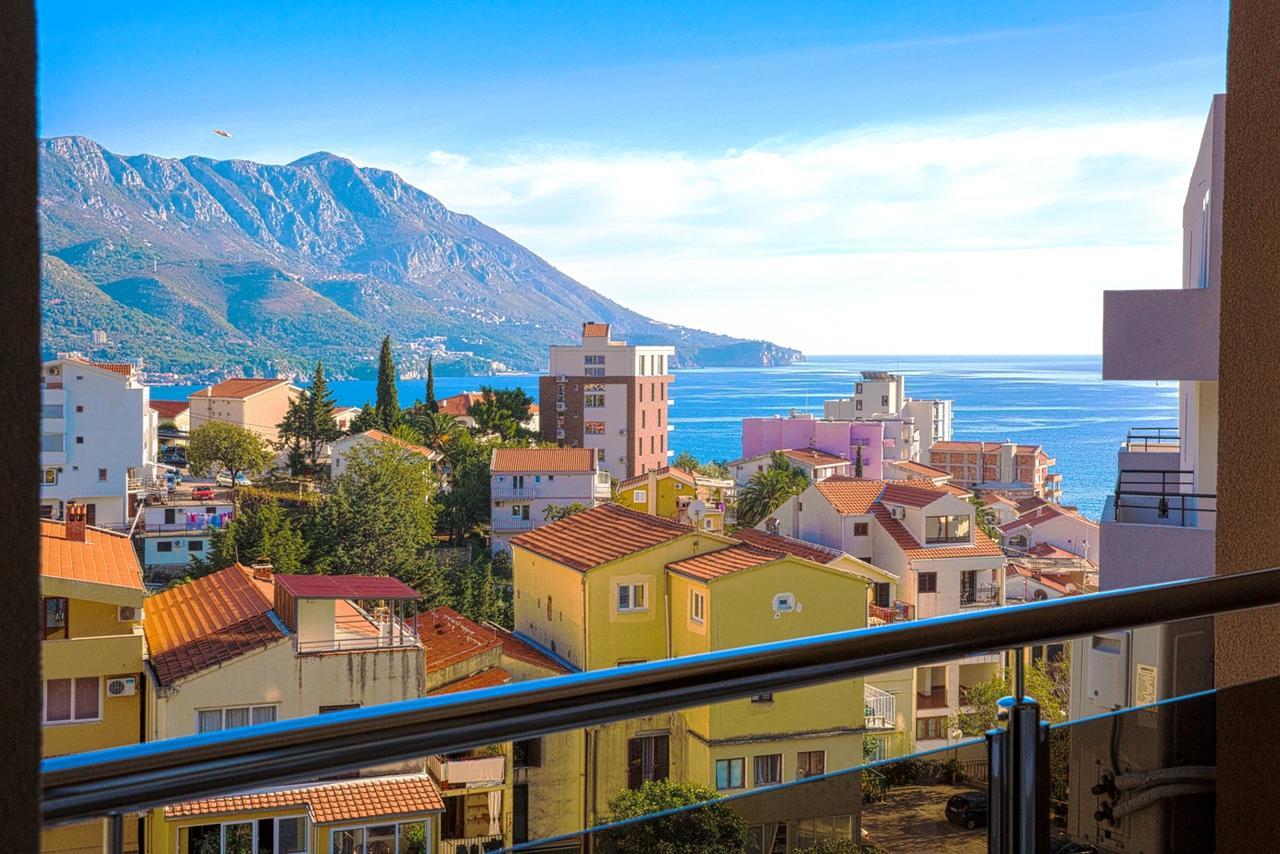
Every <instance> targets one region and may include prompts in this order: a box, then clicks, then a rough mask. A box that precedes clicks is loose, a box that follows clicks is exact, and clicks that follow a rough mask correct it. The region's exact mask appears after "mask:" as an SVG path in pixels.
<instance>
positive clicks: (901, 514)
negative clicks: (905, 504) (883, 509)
mask: <svg viewBox="0 0 1280 854" xmlns="http://www.w3.org/2000/svg"><path fill="white" fill-rule="evenodd" d="M889 515H890V516H892V517H893V518H894V519H905V518H907V511H906V510H903V509H902V508H901V507H890V508H889Z"/></svg>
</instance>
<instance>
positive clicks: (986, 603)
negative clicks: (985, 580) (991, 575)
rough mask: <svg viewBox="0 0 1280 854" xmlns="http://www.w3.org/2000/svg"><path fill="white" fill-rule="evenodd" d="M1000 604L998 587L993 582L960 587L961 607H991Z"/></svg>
mask: <svg viewBox="0 0 1280 854" xmlns="http://www.w3.org/2000/svg"><path fill="white" fill-rule="evenodd" d="M999 604H1000V588H999V587H998V586H997V585H995V584H980V585H978V586H977V587H961V588H960V607H961V608H993V607H995V606H996V605H999Z"/></svg>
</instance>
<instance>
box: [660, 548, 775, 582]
mask: <svg viewBox="0 0 1280 854" xmlns="http://www.w3.org/2000/svg"><path fill="white" fill-rule="evenodd" d="M782 557H786V555H785V553H783V552H775V551H770V550H768V549H761V548H757V547H755V546H751V545H747V544H746V543H741V544H739V545H736V546H730V547H729V548H727V549H720V550H719V551H714V552H707V553H706V554H701V555H697V556H695V557H690V558H685V559H684V560H677V561H674V562H672V563H669V564H667V569H670V570H671V571H673V572H678V573H680V574H681V575H687V576H689V577H690V578H698V579H701V580H703V581H711V580H712V579H715V578H719V577H720V576H722V575H729V574H730V573H734V572H738V571H740V570H743V569H750V568H751V567H753V566H760V565H761V564H766V563H772V562H773V561H775V560H778V559H779V558H782Z"/></svg>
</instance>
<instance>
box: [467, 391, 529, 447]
mask: <svg viewBox="0 0 1280 854" xmlns="http://www.w3.org/2000/svg"><path fill="white" fill-rule="evenodd" d="M531 406H533V398H531V397H529V395H528V394H526V393H525V391H524V389H521V388H499V389H495V388H493V387H492V386H487V385H486V386H481V387H480V400H478V401H476V402H475V403H473V404H472V405H471V417H472V418H473V419H475V422H476V429H478V430H479V431H480V432H482V433H496V434H497V435H498V436H500V437H502V438H503V439H514V438H515V437H517V436H519V435H522V434H523V433H524V432H525V431H524V425H525V424H526V423H528V421H529V418H530V407H531Z"/></svg>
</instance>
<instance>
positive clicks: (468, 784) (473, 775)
mask: <svg viewBox="0 0 1280 854" xmlns="http://www.w3.org/2000/svg"><path fill="white" fill-rule="evenodd" d="M427 770H428V771H430V772H431V776H432V777H434V778H435V779H436V781H437V782H438V783H440V785H441V787H442V788H444V789H446V790H447V789H476V788H485V787H493V786H502V785H503V784H504V783H506V779H507V757H506V756H505V755H504V754H503V753H501V752H500V751H494V750H470V751H462V752H460V753H449V754H445V755H442V756H431V757H428V759H427Z"/></svg>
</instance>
